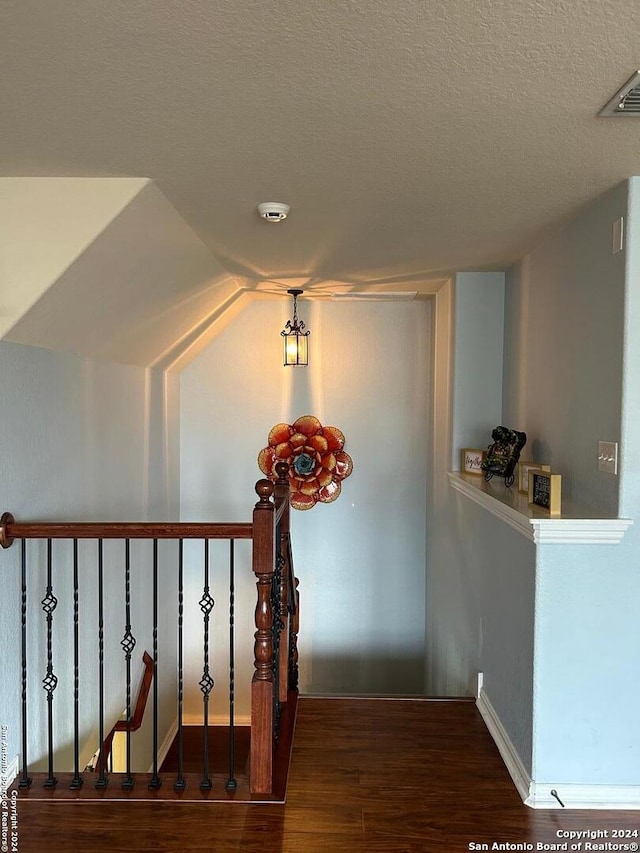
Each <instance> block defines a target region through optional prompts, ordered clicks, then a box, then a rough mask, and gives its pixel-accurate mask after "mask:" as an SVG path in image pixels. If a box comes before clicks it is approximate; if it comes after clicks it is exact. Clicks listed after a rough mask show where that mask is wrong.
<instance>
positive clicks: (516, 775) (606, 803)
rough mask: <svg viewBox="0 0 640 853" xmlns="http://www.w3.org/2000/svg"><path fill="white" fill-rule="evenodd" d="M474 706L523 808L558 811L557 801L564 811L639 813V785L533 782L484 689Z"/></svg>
mask: <svg viewBox="0 0 640 853" xmlns="http://www.w3.org/2000/svg"><path fill="white" fill-rule="evenodd" d="M476 705H477V708H478V711H480V715H481V716H482V719H483V720H484V721H485V724H486V726H487V729H488V730H489V734H490V735H491V737H492V738H493V740H494V742H495V744H496V746H497V747H498V752H499V753H500V755H501V756H502V760H503V761H504V763H505V766H506V768H507V770H508V771H509V775H510V776H511V779H512V780H513V784H514V785H515V786H516V789H517V791H518V793H519V794H520V796H521V797H522V802H523V803H524V804H525V805H527V806H529V807H530V808H532V809H562V808H563V806H562V805H561V804H560V802H558V799H559V800H561V801H562V803H563V804H564V808H565V809H611V810H615V809H640V785H576V784H571V783H569V784H565V783H564V782H534V781H533V780H532V779H531V776H530V775H529V773H528V771H527V769H526V768H525V766H524V764H523V763H522V759H521V758H520V756H519V755H518V752H517V750H516V748H515V747H514V745H513V743H512V742H511V739H510V738H509V735H508V734H507V732H506V730H505V728H504V726H503V725H502V723H501V722H500V718H499V717H498V715H497V713H496V711H495V709H494V707H493V705H492V704H491V702H490V701H489V698H488V696H487V694H486V693H485V691H484V689H480V692H479V696H478V701H477V702H476ZM551 791H555V793H556V794H557V797H558V799H556V797H555V796H554V795H553V794H552V793H551Z"/></svg>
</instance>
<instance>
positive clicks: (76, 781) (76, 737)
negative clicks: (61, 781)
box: [69, 539, 83, 791]
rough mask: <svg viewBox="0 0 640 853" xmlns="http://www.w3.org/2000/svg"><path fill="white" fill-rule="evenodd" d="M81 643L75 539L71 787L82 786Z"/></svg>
mask: <svg viewBox="0 0 640 853" xmlns="http://www.w3.org/2000/svg"><path fill="white" fill-rule="evenodd" d="M79 709H80V644H79V637H78V540H77V539H74V540H73V779H72V780H71V784H70V786H69V787H70V788H71V789H72V790H74V791H77V790H78V789H79V788H82V781H83V780H82V776H81V775H80V711H79Z"/></svg>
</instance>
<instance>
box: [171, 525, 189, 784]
mask: <svg viewBox="0 0 640 853" xmlns="http://www.w3.org/2000/svg"><path fill="white" fill-rule="evenodd" d="M183 573H184V540H183V539H180V540H179V542H178V777H177V779H176V781H175V783H174V785H173V787H174V790H176V791H184V789H185V788H186V787H187V783H186V782H185V779H184V736H183V731H182V702H183V695H184V672H183V660H182V655H183V645H182V644H183V632H184V628H183V621H184V577H183Z"/></svg>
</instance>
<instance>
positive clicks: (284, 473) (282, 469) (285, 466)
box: [275, 462, 289, 482]
mask: <svg viewBox="0 0 640 853" xmlns="http://www.w3.org/2000/svg"><path fill="white" fill-rule="evenodd" d="M275 470H276V474H277V475H278V482H286V481H287V480H288V479H289V463H288V462H276V464H275Z"/></svg>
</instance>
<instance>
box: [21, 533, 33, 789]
mask: <svg viewBox="0 0 640 853" xmlns="http://www.w3.org/2000/svg"><path fill="white" fill-rule="evenodd" d="M21 545H22V548H21V554H20V562H21V573H22V604H21V611H20V623H21V626H22V642H21V647H22V779H21V780H20V787H21V788H30V787H31V779H30V778H29V772H28V764H27V540H26V539H23V540H22V543H21Z"/></svg>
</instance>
